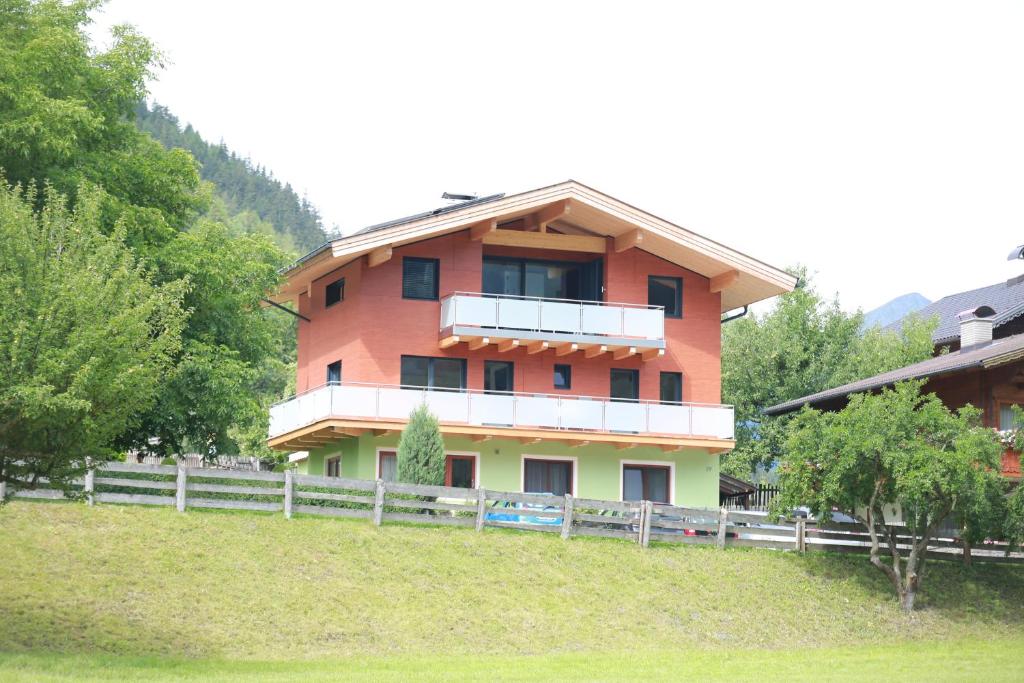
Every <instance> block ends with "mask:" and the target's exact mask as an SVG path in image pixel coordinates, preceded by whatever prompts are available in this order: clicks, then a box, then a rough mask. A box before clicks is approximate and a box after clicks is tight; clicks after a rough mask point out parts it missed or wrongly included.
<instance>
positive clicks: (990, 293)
mask: <svg viewBox="0 0 1024 683" xmlns="http://www.w3.org/2000/svg"><path fill="white" fill-rule="evenodd" d="M980 306H988V307H989V308H991V309H992V310H993V311H995V312H996V314H995V316H994V317H993V319H992V337H993V339H1002V338H1003V337H1009V336H1011V335H1015V334H1021V333H1024V275H1020V276H1018V277H1015V278H1011V279H1009V280H1006V281H1005V282H998V283H996V284H994V285H989V286H988V287H981V288H980V289H972V290H970V291H967V292H958V293H956V294H950V295H949V296H944V297H942V298H941V299H939V300H938V301H936V302H934V303H931V304H928V305H927V306H925V307H923V308H921V309H919V310H917V311H915V312H914V313H911V315H918V316H921V317H922V318H925V319H928V318H932V317H937V318H938V320H939V324H938V327H936V328H935V332H934V333H933V334H932V343H933V344H935V347H936V351H938V350H940V349H942V348H943V347H948V348H949V349H950V350H951V351H955V350H956V349H958V348H960V327H959V321H958V319H957V315H959V314H960V313H961V312H962V311H968V310H971V311H973V310H975V309H977V308H979V307H980ZM902 323H903V321H902V320H900V321H898V322H895V323H892V324H891V325H888V326H886V327H885V328H884V329H887V330H894V331H896V330H899V328H900V325H902Z"/></svg>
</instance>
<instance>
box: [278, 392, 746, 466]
mask: <svg viewBox="0 0 1024 683" xmlns="http://www.w3.org/2000/svg"><path fill="white" fill-rule="evenodd" d="M421 404H426V406H427V407H428V408H429V409H430V411H431V412H432V413H433V414H434V415H435V416H436V417H437V419H438V421H439V422H440V424H441V432H442V433H443V434H451V435H457V436H464V437H467V438H470V439H472V440H474V441H486V440H488V439H491V438H500V439H518V440H520V441H522V442H524V443H529V442H536V441H542V440H552V441H561V442H565V443H567V444H569V445H573V446H582V445H585V444H589V443H604V444H610V445H614V446H615V447H616V448H620V449H625V448H631V447H637V446H655V447H660V448H661V449H662V450H664V451H675V450H679V449H682V448H700V449H705V450H708V451H711V452H724V451H728V450H730V449H731V448H732V447H733V445H734V443H735V442H734V441H733V426H734V416H733V408H732V406H727V405H717V404H698V403H662V402H658V401H624V400H612V399H608V398H596V397H587V396H566V395H549V394H532V393H517V392H492V393H487V392H482V391H464V390H443V389H425V388H420V387H405V386H394V385H376V384H359V383H350V382H345V383H336V384H330V385H325V386H322V387H319V388H317V389H313V390H311V391H307V392H305V393H303V394H300V395H298V396H296V397H294V398H292V399H290V400H287V401H283V402H281V403H278V404H277V405H275V406H273V407H272V408H271V409H270V430H269V440H268V443H269V445H270V446H271V447H272V448H275V449H280V450H306V449H309V448H316V447H318V446H322V445H326V444H329V443H331V442H334V441H338V440H340V439H343V438H346V437H350V436H362V435H363V434H366V433H372V434H375V435H381V434H383V433H386V432H396V431H401V430H402V428H403V427H404V425H405V424H406V423H407V422H408V419H409V414H410V412H412V411H413V410H414V409H415V408H416V407H418V406H419V405H421Z"/></svg>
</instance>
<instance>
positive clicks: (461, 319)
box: [441, 292, 665, 342]
mask: <svg viewBox="0 0 1024 683" xmlns="http://www.w3.org/2000/svg"><path fill="white" fill-rule="evenodd" d="M441 330H442V332H444V331H451V332H452V334H460V333H461V334H466V333H468V332H469V331H474V330H479V333H480V334H482V335H484V334H494V333H495V332H496V331H501V330H508V331H510V332H512V331H518V330H522V331H527V332H533V333H550V334H553V335H560V337H559V338H560V339H563V340H564V339H566V338H569V337H573V336H577V337H579V338H580V341H584V342H585V341H588V340H593V339H601V340H608V341H614V340H623V341H631V342H661V341H663V340H664V338H665V311H664V309H663V308H662V307H661V306H642V305H638V304H615V303H604V302H598V301H574V300H569V299H541V298H536V297H525V296H509V295H492V294H479V293H471V292H455V293H454V294H451V295H449V296H447V297H445V298H444V299H443V300H442V301H441ZM509 336H515V335H514V334H511V335H509ZM570 340H572V339H570ZM573 341H574V340H573Z"/></svg>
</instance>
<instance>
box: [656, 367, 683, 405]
mask: <svg viewBox="0 0 1024 683" xmlns="http://www.w3.org/2000/svg"><path fill="white" fill-rule="evenodd" d="M661 402H662V403H682V402H683V373H681V372H663V373H661Z"/></svg>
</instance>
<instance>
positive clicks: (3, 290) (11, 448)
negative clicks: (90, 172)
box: [0, 179, 187, 490]
mask: <svg viewBox="0 0 1024 683" xmlns="http://www.w3.org/2000/svg"><path fill="white" fill-rule="evenodd" d="M40 201H41V203H42V206H43V210H42V212H41V213H39V214H34V213H33V207H34V206H35V205H38V204H39V203H40ZM101 203H102V197H101V196H100V194H99V193H98V192H95V191H93V192H82V193H80V194H79V198H78V206H77V208H76V209H75V210H74V211H70V210H68V209H67V207H66V202H65V200H64V198H63V197H61V196H59V195H57V194H52V193H51V194H48V195H47V196H46V197H44V198H43V199H42V200H37V198H36V197H34V196H33V194H32V192H31V191H29V192H19V191H18V190H16V189H12V188H9V187H8V186H7V185H6V183H3V182H2V179H0V298H2V300H3V302H4V303H3V306H0V367H2V368H3V372H0V477H2V479H3V481H5V482H6V483H7V484H8V488H9V490H14V489H18V488H33V487H35V486H36V484H38V483H39V479H40V477H46V478H47V479H48V480H49V482H50V484H51V485H52V486H55V487H58V488H64V489H67V488H68V487H70V485H71V482H72V481H73V480H74V479H75V478H77V477H80V476H81V475H82V473H83V472H84V471H85V469H86V458H87V457H90V458H95V459H99V460H103V459H108V458H111V457H113V456H114V451H113V450H112V445H113V442H114V440H115V439H116V437H118V436H119V435H120V434H121V433H122V432H123V431H124V430H125V429H126V428H128V427H129V425H131V424H132V423H133V421H134V420H135V419H136V417H137V415H138V414H139V411H140V410H145V409H146V408H147V407H148V406H149V405H152V404H153V402H154V401H155V400H156V397H157V394H158V393H159V388H160V381H161V377H162V375H163V373H164V372H166V370H167V369H168V367H169V366H170V365H171V362H172V359H173V356H174V355H175V354H176V353H177V352H178V349H179V348H180V335H181V330H182V327H183V325H184V320H185V312H184V311H183V309H182V306H181V302H182V299H183V298H184V295H185V292H186V289H187V286H186V285H187V283H186V281H185V280H179V281H175V282H170V283H166V284H163V285H156V284H154V283H153V282H152V280H151V278H150V277H149V275H148V273H147V272H146V270H145V269H144V268H143V267H142V266H141V265H140V264H139V263H138V261H137V259H136V258H135V257H134V255H133V253H132V251H131V250H130V249H129V248H128V247H127V246H126V245H125V243H124V231H123V229H121V228H120V227H117V228H115V230H114V231H113V233H112V234H111V235H109V236H108V235H105V234H104V233H103V231H102V230H101V222H102V219H101V213H102V209H101Z"/></svg>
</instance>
